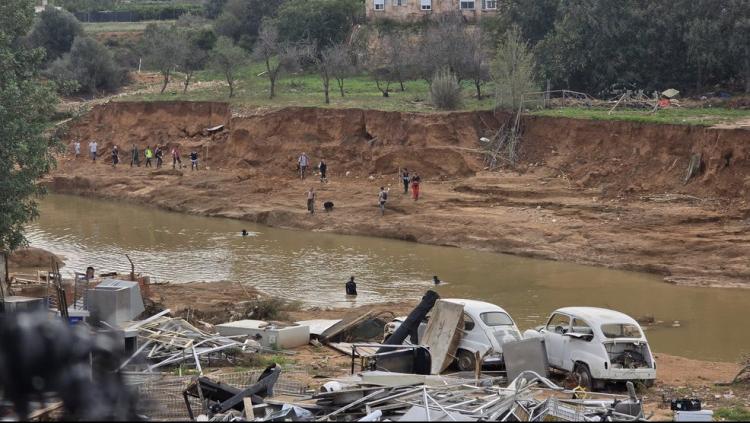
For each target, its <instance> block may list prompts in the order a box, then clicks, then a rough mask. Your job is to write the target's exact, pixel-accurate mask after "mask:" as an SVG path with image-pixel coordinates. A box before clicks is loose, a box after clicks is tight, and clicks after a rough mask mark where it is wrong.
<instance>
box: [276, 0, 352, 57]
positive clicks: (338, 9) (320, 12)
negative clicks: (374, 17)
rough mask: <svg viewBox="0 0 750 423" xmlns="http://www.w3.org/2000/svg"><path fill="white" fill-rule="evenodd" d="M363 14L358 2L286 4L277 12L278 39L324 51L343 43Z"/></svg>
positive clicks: (303, 0)
mask: <svg viewBox="0 0 750 423" xmlns="http://www.w3.org/2000/svg"><path fill="white" fill-rule="evenodd" d="M363 10H364V8H363V7H362V2H361V1H360V0H289V1H287V2H286V3H284V5H283V6H282V7H281V8H280V9H279V12H278V18H277V21H278V28H279V35H280V36H281V37H282V39H284V40H286V41H291V42H310V43H312V44H314V45H317V46H319V47H320V48H321V49H325V48H326V47H328V46H329V45H332V44H336V43H341V42H344V41H346V38H347V36H348V35H349V33H350V32H351V29H352V26H353V25H354V23H356V22H358V21H359V20H360V19H361V14H362V11H363Z"/></svg>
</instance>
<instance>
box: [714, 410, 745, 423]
mask: <svg viewBox="0 0 750 423" xmlns="http://www.w3.org/2000/svg"><path fill="white" fill-rule="evenodd" d="M714 418H718V419H721V420H725V421H729V422H746V421H750V410H748V409H747V408H744V407H740V406H735V407H722V408H719V409H717V410H716V411H715V412H714Z"/></svg>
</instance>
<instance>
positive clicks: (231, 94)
mask: <svg viewBox="0 0 750 423" xmlns="http://www.w3.org/2000/svg"><path fill="white" fill-rule="evenodd" d="M226 77H227V83H228V84H229V98H232V97H234V79H233V78H232V75H230V74H229V73H227V74H226Z"/></svg>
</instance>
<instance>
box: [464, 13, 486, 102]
mask: <svg viewBox="0 0 750 423" xmlns="http://www.w3.org/2000/svg"><path fill="white" fill-rule="evenodd" d="M466 41H467V42H466V49H465V50H464V51H463V55H464V60H463V71H464V76H465V77H466V79H469V80H471V81H472V82H473V83H474V87H475V88H476V90H477V100H481V99H482V85H484V83H485V82H487V81H488V80H489V79H490V69H489V64H488V63H487V62H488V60H487V57H488V52H487V48H486V47H485V46H484V39H483V34H482V30H481V29H480V28H476V29H475V30H473V31H471V32H470V33H468V34H467V35H466Z"/></svg>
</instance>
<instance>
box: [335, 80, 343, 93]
mask: <svg viewBox="0 0 750 423" xmlns="http://www.w3.org/2000/svg"><path fill="white" fill-rule="evenodd" d="M336 82H338V83H339V91H340V92H341V97H343V96H344V78H341V79H336Z"/></svg>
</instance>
